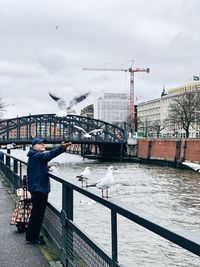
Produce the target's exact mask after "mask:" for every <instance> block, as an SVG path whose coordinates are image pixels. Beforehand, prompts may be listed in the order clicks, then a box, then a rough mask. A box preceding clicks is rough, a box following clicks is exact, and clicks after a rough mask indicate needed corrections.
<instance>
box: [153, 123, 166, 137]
mask: <svg viewBox="0 0 200 267" xmlns="http://www.w3.org/2000/svg"><path fill="white" fill-rule="evenodd" d="M165 127H166V125H165V123H161V122H160V121H155V122H153V123H152V125H151V128H152V129H153V130H154V131H156V136H157V138H159V136H160V133H161V131H162V130H164V129H165Z"/></svg>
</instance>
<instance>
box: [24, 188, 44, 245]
mask: <svg viewBox="0 0 200 267" xmlns="http://www.w3.org/2000/svg"><path fill="white" fill-rule="evenodd" d="M47 198H48V195H46V194H44V193H42V192H32V193H31V201H32V211H31V217H30V221H29V224H28V228H27V230H26V240H28V241H31V242H34V241H37V240H38V239H39V236H40V230H41V226H42V221H43V218H44V213H45V209H46V205H47Z"/></svg>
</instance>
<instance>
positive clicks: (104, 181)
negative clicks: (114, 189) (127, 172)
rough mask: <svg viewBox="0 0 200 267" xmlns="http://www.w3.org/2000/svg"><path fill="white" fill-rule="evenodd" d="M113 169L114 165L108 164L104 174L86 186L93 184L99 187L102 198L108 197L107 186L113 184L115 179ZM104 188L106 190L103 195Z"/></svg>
mask: <svg viewBox="0 0 200 267" xmlns="http://www.w3.org/2000/svg"><path fill="white" fill-rule="evenodd" d="M113 170H114V167H113V166H110V167H108V170H107V173H106V175H105V176H104V177H103V178H101V179H100V180H98V181H97V182H96V183H95V184H91V185H87V186H86V187H90V186H95V187H97V188H99V189H101V193H102V198H108V197H109V196H108V188H110V187H111V186H113V185H114V184H115V180H114V177H113ZM104 190H106V195H105V196H104Z"/></svg>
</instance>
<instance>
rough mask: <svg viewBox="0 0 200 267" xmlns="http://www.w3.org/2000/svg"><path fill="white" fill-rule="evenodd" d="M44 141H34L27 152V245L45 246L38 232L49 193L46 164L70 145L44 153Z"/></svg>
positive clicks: (66, 144)
mask: <svg viewBox="0 0 200 267" xmlns="http://www.w3.org/2000/svg"><path fill="white" fill-rule="evenodd" d="M45 143H46V140H45V139H34V140H33V141H32V148H31V149H30V151H29V152H28V154H27V156H28V158H29V159H28V165H27V175H28V190H29V192H30V193H31V199H32V212H31V217H30V221H29V224H28V228H27V231H26V240H27V241H28V243H29V244H39V245H43V244H45V241H44V239H43V237H42V236H40V230H41V226H42V221H43V217H44V213H45V209H46V205H47V199H48V194H49V192H50V180H49V177H48V168H49V167H48V162H49V161H50V160H52V159H53V158H55V157H57V156H58V155H60V154H62V153H63V152H65V151H66V149H67V147H68V146H70V145H71V143H65V142H62V143H61V145H60V146H59V147H56V148H54V149H52V150H51V151H48V152H45Z"/></svg>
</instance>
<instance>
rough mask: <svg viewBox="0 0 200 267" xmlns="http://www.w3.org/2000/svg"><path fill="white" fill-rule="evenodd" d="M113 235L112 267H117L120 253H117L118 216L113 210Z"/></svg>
mask: <svg viewBox="0 0 200 267" xmlns="http://www.w3.org/2000/svg"><path fill="white" fill-rule="evenodd" d="M111 234H112V267H115V266H116V265H115V264H116V263H118V251H117V214H116V212H114V211H113V210H112V211H111Z"/></svg>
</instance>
